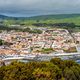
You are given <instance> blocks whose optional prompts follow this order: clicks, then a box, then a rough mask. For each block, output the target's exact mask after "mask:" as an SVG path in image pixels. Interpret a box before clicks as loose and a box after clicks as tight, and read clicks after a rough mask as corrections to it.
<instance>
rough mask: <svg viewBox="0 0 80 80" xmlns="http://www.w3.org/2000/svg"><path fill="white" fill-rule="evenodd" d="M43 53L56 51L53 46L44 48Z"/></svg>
mask: <svg viewBox="0 0 80 80" xmlns="http://www.w3.org/2000/svg"><path fill="white" fill-rule="evenodd" d="M40 52H41V53H45V54H49V53H52V52H54V50H53V48H42V50H41V51H40Z"/></svg>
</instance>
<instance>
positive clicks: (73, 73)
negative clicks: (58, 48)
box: [0, 58, 80, 80]
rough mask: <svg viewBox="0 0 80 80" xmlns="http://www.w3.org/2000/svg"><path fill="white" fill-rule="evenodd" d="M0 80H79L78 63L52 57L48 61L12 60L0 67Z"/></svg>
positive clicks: (79, 65)
mask: <svg viewBox="0 0 80 80" xmlns="http://www.w3.org/2000/svg"><path fill="white" fill-rule="evenodd" d="M0 80H80V64H77V63H76V62H75V61H73V60H61V59H60V58H53V59H51V60H50V61H41V62H38V61H35V62H34V61H33V62H28V63H23V62H19V61H13V62H12V63H11V64H9V65H4V66H2V67H0Z"/></svg>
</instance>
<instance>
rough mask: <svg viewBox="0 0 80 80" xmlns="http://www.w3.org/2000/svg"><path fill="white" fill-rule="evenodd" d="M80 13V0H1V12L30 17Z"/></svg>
mask: <svg viewBox="0 0 80 80" xmlns="http://www.w3.org/2000/svg"><path fill="white" fill-rule="evenodd" d="M72 13H80V0H0V14H4V15H8V16H16V17H25V16H26V17H29V16H37V15H48V14H72Z"/></svg>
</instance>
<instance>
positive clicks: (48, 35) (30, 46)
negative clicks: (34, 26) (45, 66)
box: [0, 29, 80, 55]
mask: <svg viewBox="0 0 80 80" xmlns="http://www.w3.org/2000/svg"><path fill="white" fill-rule="evenodd" d="M72 35H73V36H74V38H75V40H76V41H79V43H80V32H79V33H73V34H72ZM74 38H73V37H72V36H71V35H70V33H69V32H68V30H66V29H47V30H45V31H44V30H43V32H42V33H41V34H37V33H36V34H35V33H29V32H16V31H8V32H7V31H3V32H1V33H0V39H2V40H4V41H5V42H8V43H9V45H2V46H0V54H5V55H7V54H20V55H24V54H41V53H42V52H40V51H41V49H49V48H51V49H53V50H54V52H59V53H64V52H65V50H69V49H70V48H76V43H75V41H74Z"/></svg>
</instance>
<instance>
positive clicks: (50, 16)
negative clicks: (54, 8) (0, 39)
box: [0, 14, 80, 20]
mask: <svg viewBox="0 0 80 80" xmlns="http://www.w3.org/2000/svg"><path fill="white" fill-rule="evenodd" d="M76 17H80V14H55V15H40V16H33V17H10V16H6V15H0V19H29V20H46V19H66V18H76Z"/></svg>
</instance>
